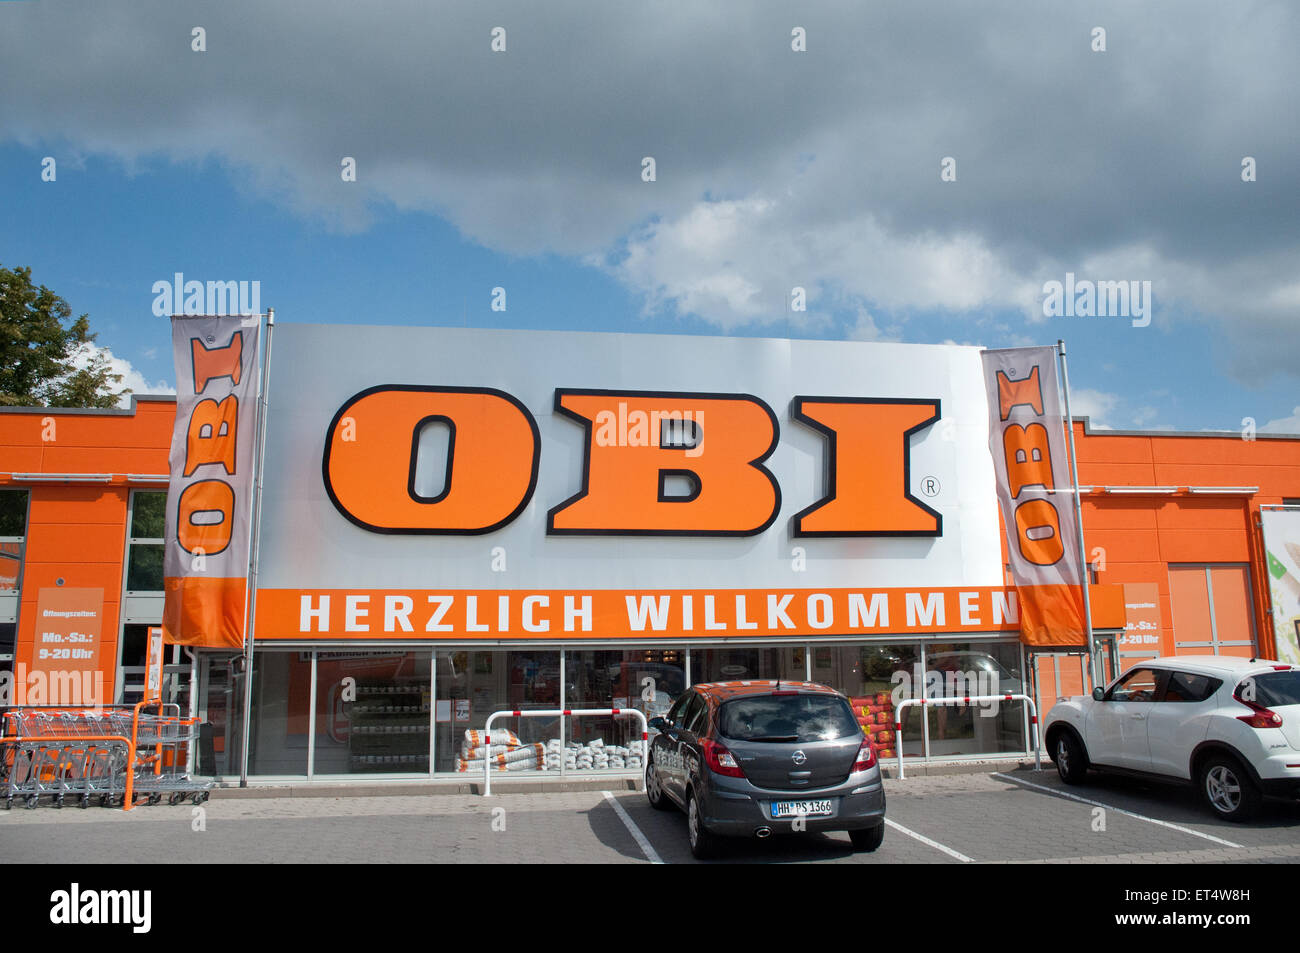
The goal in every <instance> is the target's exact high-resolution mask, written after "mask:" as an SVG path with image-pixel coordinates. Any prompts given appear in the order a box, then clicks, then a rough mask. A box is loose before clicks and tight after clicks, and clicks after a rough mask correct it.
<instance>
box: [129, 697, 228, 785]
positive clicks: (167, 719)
mask: <svg viewBox="0 0 1300 953" xmlns="http://www.w3.org/2000/svg"><path fill="white" fill-rule="evenodd" d="M145 708H156V709H157V712H156V713H152V712H146V711H143V709H145ZM133 716H134V724H133V734H132V738H133V739H134V741H135V752H136V755H135V761H134V766H135V769H136V776H135V791H136V792H137V793H139V794H143V795H144V796H145V800H146V803H148V804H157V803H159V802H160V801H162V799H163V797H164V796H165V797H166V798H167V803H168V804H179V803H180V802H181V801H184V800H185V799H186V798H189V799H190V801H191V803H193V804H202V803H203V802H204V801H206V800H207V799H208V796H209V792H210V791H211V789H212V782H211V781H198V780H195V779H194V778H192V777H190V775H189V774H188V773H187V772H186V771H185V761H186V757H185V754H186V752H187V750H188V747H189V745H190V743H191V742H195V741H198V739H199V720H198V719H197V718H182V717H181V714H180V706H178V705H174V704H161V703H157V702H141V703H140V704H138V705H136V706H135V709H134V711H133Z"/></svg>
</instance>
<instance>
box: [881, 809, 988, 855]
mask: <svg viewBox="0 0 1300 953" xmlns="http://www.w3.org/2000/svg"><path fill="white" fill-rule="evenodd" d="M885 823H886V824H888V825H889V826H890V827H892V828H894V830H896V831H901V832H902V833H904V834H906V835H907V836H908V837H915V838H916V839H917V840H919V841H920V842H921V843H922V844H925V845H926V846H927V847H933V848H934V849H935V850H941V851H943V852H944V853H945V854H947V855H948V856H949V857H953V858H956V859H957V860H960V861H961V862H962V863H963V864H973V863H975V861H974V859H973V858H970V857H967V856H966V855H965V854H963V853H962V852H961V851H957V850H953V849H952V848H951V847H946V846H945V845H943V844H940V843H939V842H938V841H937V840H930V838H928V837H926V836H925V835H924V834H918V833H917V832H916V831H909V830H908V829H907V828H906V827H904V826H903V825H902V824H899V823H898V822H897V821H891V820H890V819H889V818H885Z"/></svg>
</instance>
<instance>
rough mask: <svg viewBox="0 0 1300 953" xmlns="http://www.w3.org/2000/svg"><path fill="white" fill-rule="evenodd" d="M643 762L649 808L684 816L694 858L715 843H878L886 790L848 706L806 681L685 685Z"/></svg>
mask: <svg viewBox="0 0 1300 953" xmlns="http://www.w3.org/2000/svg"><path fill="white" fill-rule="evenodd" d="M650 728H651V730H652V731H656V732H657V734H656V735H655V736H654V738H653V740H652V741H651V742H650V756H649V758H648V760H647V764H646V796H647V797H648V798H649V800H650V804H651V806H652V807H654V808H657V809H659V810H668V809H670V808H672V807H673V806H677V807H679V808H681V809H682V810H683V811H685V812H686V829H687V836H688V838H689V840H690V845H691V852H692V853H693V854H694V855H695V856H696V857H701V858H703V857H709V856H713V855H714V854H715V853H716V852H717V850H718V846H719V839H720V838H721V837H724V836H728V837H760V838H761V837H767V836H769V835H771V834H773V833H777V832H782V831H796V832H797V831H847V832H848V834H849V837H850V838H851V839H852V841H853V846H854V848H855V849H857V850H875V849H876V848H877V847H879V846H880V844H881V842H882V841H883V840H884V836H885V789H884V785H883V784H882V783H881V776H880V766H879V764H877V762H876V756H875V751H874V750H873V749H872V747H871V742H870V740H869V739H868V738H867V737H866V736H865V735H864V734H863V733H862V729H861V728H860V727H859V726H858V723H857V720H856V719H855V718H854V717H853V709H852V708H851V707H850V706H849V700H848V699H847V698H845V697H844V696H843V695H841V694H840V693H839V692H837V691H835V690H834V689H831V688H827V687H826V686H825V685H817V684H814V683H812V682H787V681H770V680H764V681H743V682H712V683H709V684H705V685H693V686H691V687H690V688H689V689H687V690H686V691H685V692H683V693H682V695H681V696H680V697H679V698H678V699H677V700H676V701H675V702H674V703H673V706H672V708H670V709H669V711H668V714H667V715H666V716H665V717H663V718H654V719H651V721H650Z"/></svg>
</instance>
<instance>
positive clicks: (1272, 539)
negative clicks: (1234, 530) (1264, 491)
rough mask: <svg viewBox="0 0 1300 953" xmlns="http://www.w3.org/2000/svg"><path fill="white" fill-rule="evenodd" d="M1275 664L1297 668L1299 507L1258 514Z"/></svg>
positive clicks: (1299, 652) (1299, 645) (1299, 633)
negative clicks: (1275, 653)
mask: <svg viewBox="0 0 1300 953" xmlns="http://www.w3.org/2000/svg"><path fill="white" fill-rule="evenodd" d="M1259 515H1260V526H1261V527H1262V529H1263V532H1264V549H1265V556H1264V558H1265V559H1266V560H1267V562H1268V586H1269V595H1270V597H1271V600H1272V603H1273V636H1274V638H1275V639H1276V640H1277V660H1278V661H1279V662H1289V663H1290V664H1292V665H1300V507H1285V508H1271V509H1270V508H1265V509H1261V510H1260V514H1259Z"/></svg>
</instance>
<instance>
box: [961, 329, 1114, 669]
mask: <svg viewBox="0 0 1300 953" xmlns="http://www.w3.org/2000/svg"><path fill="white" fill-rule="evenodd" d="M981 357H982V358H983V362H984V384H985V388H986V390H987V392H988V400H989V452H990V453H991V454H992V455H993V469H994V473H995V477H996V483H997V494H998V503H999V505H1000V506H1001V508H1002V520H1003V523H1004V525H1005V526H1006V532H1007V556H1008V559H1009V561H1010V565H1011V578H1012V580H1013V581H1014V583H1015V586H1016V591H1017V592H1018V593H1019V594H1020V639H1021V641H1022V642H1024V643H1025V644H1026V645H1062V646H1079V645H1083V644H1085V643H1086V642H1087V640H1088V636H1087V633H1086V625H1085V621H1084V620H1085V615H1084V606H1083V585H1084V578H1083V568H1084V567H1083V560H1082V556H1081V553H1080V544H1079V534H1078V528H1077V527H1078V523H1077V521H1076V520H1077V516H1076V511H1075V497H1074V483H1073V480H1072V479H1071V478H1070V467H1069V458H1068V457H1067V456H1066V447H1065V416H1064V414H1063V413H1062V412H1061V401H1060V389H1059V386H1058V384H1057V372H1056V349H1055V348H1052V347H1025V348H1010V349H1006V350H998V351H985V352H984V353H983V354H982V355H981Z"/></svg>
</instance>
